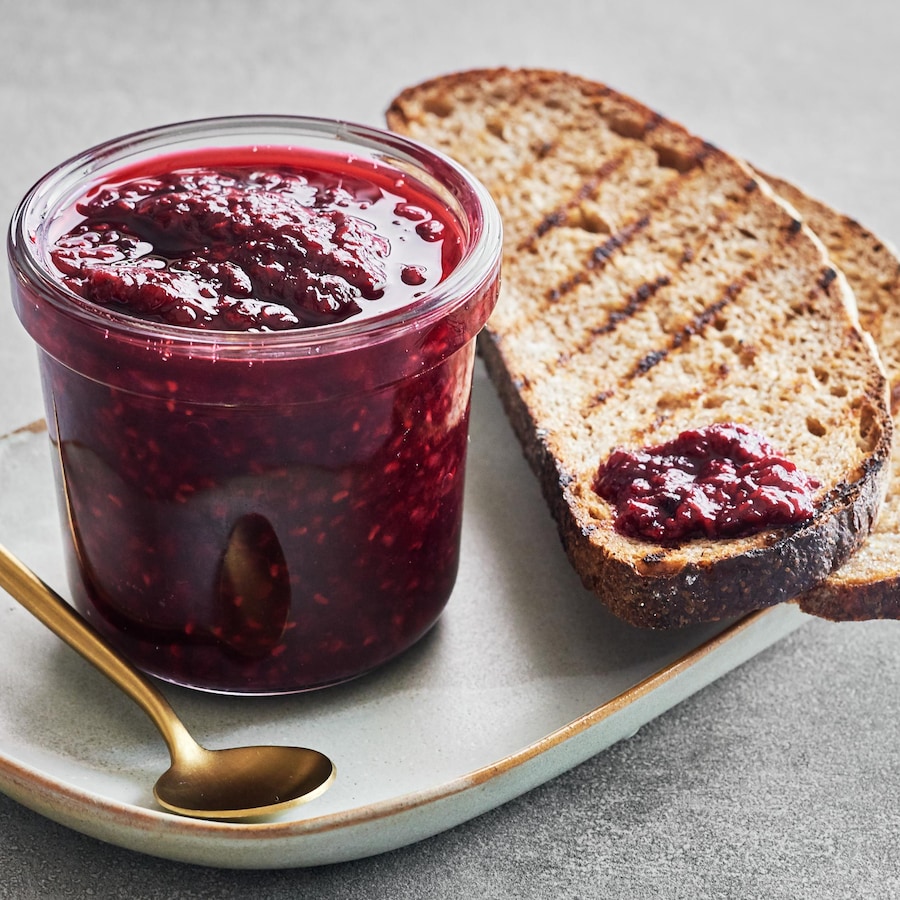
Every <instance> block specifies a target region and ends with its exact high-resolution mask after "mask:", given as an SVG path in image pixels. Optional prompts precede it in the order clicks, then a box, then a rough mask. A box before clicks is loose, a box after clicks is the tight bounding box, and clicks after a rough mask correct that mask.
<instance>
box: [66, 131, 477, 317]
mask: <svg viewBox="0 0 900 900" xmlns="http://www.w3.org/2000/svg"><path fill="white" fill-rule="evenodd" d="M295 155H296V156H297V158H296V159H295V160H292V161H291V164H290V166H289V167H280V166H278V167H276V166H268V167H265V168H261V165H263V164H264V161H263V159H261V158H260V157H264V156H265V154H264V153H260V151H259V150H258V149H246V150H238V149H235V150H232V151H230V152H229V153H228V156H227V159H226V160H223V162H226V163H227V167H224V166H223V167H219V168H209V167H208V166H209V165H210V163H213V162H215V154H212V153H207V154H206V156H205V157H204V162H205V163H206V165H207V167H206V168H187V169H180V170H176V171H174V172H173V171H171V167H172V166H173V165H176V164H177V161H175V160H165V161H163V160H161V161H160V162H159V164H160V165H163V163H165V165H164V166H163V168H162V171H160V172H158V173H157V172H154V171H150V172H147V171H144V172H141V173H140V174H139V175H138V176H137V177H132V178H125V179H124V180H122V179H121V176H120V180H117V181H110V182H106V183H104V184H103V185H101V186H97V187H93V188H92V189H91V190H90V192H89V193H88V195H87V196H85V197H84V198H83V199H82V200H80V201H79V202H77V203H76V205H75V208H74V210H73V213H75V214H77V215H78V216H79V217H80V221H78V223H77V224H76V225H74V226H73V227H72V228H70V229H69V230H68V231H67V232H66V233H65V234H63V235H61V236H60V237H59V238H58V239H57V240H56V241H55V243H54V245H53V246H52V248H51V250H50V258H51V260H52V262H53V264H54V265H55V266H56V268H57V269H58V270H59V272H60V274H61V276H62V277H63V279H64V281H65V283H66V284H67V285H68V286H69V287H70V288H72V290H73V291H75V292H76V293H78V294H80V295H81V296H82V297H84V298H85V299H87V300H89V301H91V302H93V303H97V304H100V305H103V306H109V307H112V308H117V309H119V310H120V311H122V312H125V313H129V314H131V315H136V316H140V317H142V318H149V319H153V320H155V321H159V322H167V323H169V324H172V325H181V326H188V327H192V328H218V329H225V330H254V331H276V330H280V329H285V328H302V327H311V326H316V325H326V324H329V323H333V322H340V321H343V320H344V319H347V318H350V317H351V316H359V315H376V314H378V313H380V312H384V311H385V310H386V309H393V308H398V307H402V306H408V305H410V304H411V303H414V302H415V300H416V299H417V298H418V297H422V296H424V293H425V291H427V290H428V289H429V287H433V286H434V285H435V284H437V283H438V282H439V281H441V280H442V279H443V277H444V274H445V273H446V272H448V271H450V270H452V269H453V267H454V266H455V265H456V263H457V261H458V259H459V247H460V242H461V238H460V235H459V233H458V228H456V227H454V223H453V221H452V219H451V218H449V217H447V213H446V210H444V209H443V208H440V207H437V206H435V205H434V203H433V202H432V204H431V206H430V207H429V206H428V205H427V204H428V200H427V198H421V197H418V196H410V195H409V191H408V190H407V193H406V194H398V193H396V191H397V190H398V188H397V187H395V185H394V184H393V183H392V179H391V178H390V177H387V178H386V177H384V173H381V172H379V171H378V170H372V171H370V172H365V171H364V170H362V169H361V167H360V166H359V165H358V164H357V165H356V167H355V168H354V167H351V166H349V165H348V162H347V160H345V159H343V158H340V157H334V156H325V155H323V154H321V153H313V152H311V151H306V152H305V153H303V154H302V155H301V154H299V153H297V154H295ZM276 162H277V159H276ZM413 199H414V200H415V203H413V202H412V200H413Z"/></svg>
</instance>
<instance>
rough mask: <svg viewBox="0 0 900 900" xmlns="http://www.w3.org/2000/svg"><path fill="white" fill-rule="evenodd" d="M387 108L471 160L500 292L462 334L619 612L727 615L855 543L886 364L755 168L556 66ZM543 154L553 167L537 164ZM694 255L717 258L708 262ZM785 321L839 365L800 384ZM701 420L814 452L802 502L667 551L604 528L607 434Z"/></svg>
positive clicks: (879, 422) (870, 485) (644, 439)
mask: <svg viewBox="0 0 900 900" xmlns="http://www.w3.org/2000/svg"><path fill="white" fill-rule="evenodd" d="M470 119H471V121H470ZM387 121H388V124H389V126H390V127H391V128H393V129H395V130H397V131H400V132H404V133H407V134H410V135H412V136H413V137H416V138H419V139H421V140H424V141H426V142H428V143H432V144H435V145H436V146H438V147H439V148H440V149H443V150H445V151H446V152H448V153H449V154H450V155H452V156H455V157H456V158H457V159H458V160H459V161H460V162H462V163H463V164H464V165H467V166H468V167H470V168H473V169H474V171H475V173H476V174H477V175H479V176H481V177H482V179H483V180H484V181H485V182H486V184H487V187H488V189H489V190H491V191H492V193H493V194H494V196H495V198H496V199H497V200H498V204H499V205H500V207H501V212H502V213H503V214H504V225H505V227H506V228H507V231H508V235H507V238H506V249H505V255H504V273H503V276H502V278H503V281H502V287H501V299H500V303H499V304H498V308H497V311H496V312H495V315H494V317H493V318H492V319H491V321H490V322H489V323H488V326H487V327H486V329H485V331H484V332H483V333H482V335H481V336H480V338H479V348H480V351H481V354H482V356H483V358H484V361H485V364H486V367H487V370H488V373H489V374H490V376H491V378H492V380H493V382H494V384H495V386H496V388H497V390H498V392H499V395H500V398H501V400H502V402H503V405H504V408H505V410H506V413H507V415H508V417H509V419H510V422H511V424H512V426H513V429H514V431H515V433H516V435H517V436H518V438H519V440H520V442H521V445H522V448H523V451H524V453H525V456H526V457H527V459H528V461H529V463H530V465H531V467H532V469H533V470H534V471H535V473H536V474H537V476H538V478H539V480H540V483H541V487H542V490H543V495H544V497H545V499H546V501H547V503H548V506H549V508H550V510H551V512H552V514H553V516H554V518H555V520H556V522H557V526H558V529H559V533H560V537H561V540H562V543H563V546H564V548H565V550H566V552H567V554H568V556H569V559H570V560H571V562H572V565H573V566H574V568H575V570H576V571H577V572H578V573H579V575H580V576H581V578H582V581H583V582H584V584H585V585H586V586H587V587H588V588H589V589H590V590H592V591H593V592H594V593H596V595H597V596H598V597H599V598H600V599H601V600H602V601H603V602H604V603H605V604H606V605H607V606H608V607H609V608H610V609H611V610H612V611H613V612H614V613H615V614H616V615H617V616H619V617H620V618H622V619H625V620H626V621H628V622H631V623H632V624H634V625H638V626H643V627H652V628H674V627H682V626H685V625H689V624H692V623H697V622H704V621H713V620H718V619H722V618H729V617H734V616H740V615H743V614H745V613H747V612H749V611H751V610H754V609H759V608H762V607H765V606H770V605H773V604H776V603H780V602H783V601H785V600H789V599H791V598H793V597H796V596H797V595H798V594H800V593H802V592H804V591H807V590H809V589H810V588H811V587H812V586H813V585H815V584H816V583H818V582H820V581H822V580H823V579H824V578H826V577H827V576H828V575H829V574H830V573H831V572H832V571H833V570H834V569H835V568H836V567H839V566H841V565H842V564H843V563H844V562H846V560H847V559H848V558H850V556H851V555H852V554H853V553H854V552H856V551H857V549H858V548H859V547H860V545H861V543H862V542H863V540H864V539H865V537H866V536H867V535H868V533H869V532H870V530H871V529H872V527H873V523H874V521H875V519H876V515H877V512H878V509H879V506H880V504H881V502H882V499H883V496H884V491H885V488H886V483H887V474H888V469H887V461H888V458H889V454H890V447H891V437H892V421H891V417H890V412H889V405H888V399H887V380H886V378H885V373H884V370H883V368H882V367H881V364H880V361H879V359H878V355H877V352H876V350H875V347H874V344H873V342H872V339H871V338H870V337H869V336H868V335H867V334H865V333H864V332H863V331H862V329H861V328H860V326H859V321H858V317H857V312H856V305H855V301H854V297H853V294H852V291H851V290H850V289H849V286H848V285H847V283H846V280H845V278H844V276H843V274H842V273H841V272H840V271H839V270H838V269H837V267H836V266H834V264H833V262H832V261H831V259H830V258H829V257H828V255H827V254H826V252H825V250H824V248H823V246H822V245H821V243H820V242H819V241H818V239H817V238H816V237H815V236H814V235H813V234H812V232H811V231H809V229H808V228H807V227H806V226H805V225H803V224H802V223H801V222H800V220H799V219H798V217H797V215H796V213H795V212H794V211H793V210H792V209H790V208H789V207H788V206H786V205H785V204H783V203H781V201H780V200H779V199H778V198H777V197H776V195H775V193H774V192H773V191H771V190H770V188H769V187H768V186H767V184H766V183H765V181H764V180H763V179H761V178H759V177H758V176H756V174H755V173H754V172H753V171H752V170H751V169H750V168H749V167H748V166H746V164H744V163H743V162H741V161H740V160H737V159H735V158H734V157H731V156H730V155H728V154H725V153H723V152H722V151H721V150H719V149H717V148H715V147H712V146H711V145H709V144H708V143H707V142H705V141H703V140H701V139H700V138H698V137H696V136H695V135H692V134H690V133H689V132H687V131H686V130H685V129H684V128H683V127H682V126H680V125H678V124H677V123H674V122H671V121H670V120H667V119H665V118H664V117H662V116H660V115H659V114H657V113H655V112H653V111H651V110H650V109H648V108H647V107H645V106H643V105H642V104H640V103H638V102H637V101H635V100H633V99H632V98H629V97H626V96H624V95H622V94H619V93H617V92H616V91H613V90H612V89H611V88H609V87H607V86H605V85H602V84H597V83H595V82H590V81H587V80H585V79H582V78H578V77H577V76H572V75H569V74H566V73H560V72H555V71H547V70H513V69H490V70H475V71H469V72H461V73H455V74H452V75H449V76H443V77H441V78H437V79H432V80H430V81H428V82H425V83H424V84H422V85H418V86H415V87H412V88H409V89H407V90H406V91H404V92H402V93H401V94H400V95H399V96H398V97H397V98H396V99H395V100H394V102H393V103H392V104H391V106H390V108H389V110H388V113H387ZM547 121H550V122H551V124H550V125H547ZM494 132H496V134H494ZM572 134H575V137H572ZM548 135H549V136H550V137H548ZM584 135H586V136H587V137H586V138H585V142H584V148H582V147H581V146H578V145H576V143H575V141H576V140H577V139H578V138H579V137H581V136H584ZM482 136H483V139H482ZM494 138H496V139H494ZM542 142H543V143H542ZM597 146H600V147H601V149H602V148H607V147H608V149H602V152H600V151H598V152H596V153H595V148H596V147H597ZM542 154H543V155H542ZM554 154H556V159H554V158H553V157H554ZM547 159H550V160H551V163H555V162H557V161H558V162H559V166H558V168H557V169H556V170H555V171H552V172H551V174H550V176H547V177H544V176H541V175H540V170H541V168H542V167H544V166H547V162H546V160H547ZM648 160H649V162H648ZM535 172H538V174H537V175H535V174H534V173H535ZM579 178H581V181H579ZM614 178H618V179H619V181H618V182H617V183H616V184H612V180H613V179H614ZM648 184H649V185H650V188H649V189H646V190H645V188H646V185H648ZM544 188H547V194H548V197H544V196H543V189H544ZM632 194H633V195H634V198H633V199H632V196H631V195H632ZM623 196H624V197H625V198H626V199H627V200H628V202H627V203H626V202H625V201H624V200H622V202H621V204H620V205H617V204H619V201H620V198H622V197H623ZM709 198H712V199H709ZM691 204H694V205H696V207H697V209H696V210H694V207H693V206H691ZM685 210H687V212H686V211H685ZM592 216H595V218H593V219H592V218H591V217H592ZM572 221H575V222H576V226H577V227H574V226H572V225H571V223H572ZM579 228H580V229H581V230H579ZM592 229H594V231H595V234H594V236H593V237H594V249H593V252H592V257H591V260H592V262H591V263H590V264H589V265H588V266H586V267H584V268H582V269H578V270H576V271H575V272H574V274H572V275H570V276H569V277H568V280H565V279H564V280H562V281H560V280H559V278H558V277H557V275H556V271H555V268H554V267H555V266H556V264H557V261H558V260H559V259H560V258H566V255H567V254H568V253H569V252H570V250H571V246H572V244H573V243H577V242H579V241H583V240H585V239H584V235H583V234H582V231H591V230H592ZM563 232H565V234H563ZM757 232H759V233H757ZM763 232H765V233H764V234H762V233H763ZM742 235H743V236H742ZM748 235H749V236H748ZM642 241H643V243H641V242H642ZM748 242H749V243H748ZM689 244H690V247H688V245H689ZM660 248H662V250H660ZM679 248H681V249H682V250H683V253H682V257H681V262H680V263H679V261H678V256H677V254H675V255H672V253H673V251H675V250H678V249H679ZM685 248H686V249H685ZM689 251H690V252H689ZM695 251H696V252H703V253H705V254H708V256H709V259H710V260H712V261H711V262H709V263H708V264H706V263H705V264H706V266H707V267H706V268H705V269H704V268H703V267H702V266H700V265H696V264H695V262H696V258H695V256H692V255H691V253H694V252H695ZM748 253H749V254H750V256H749V257H748V258H747V259H746V260H745V259H743V258H742V256H743V255H744V254H748ZM754 253H755V254H757V256H755V257H754V256H753V254H754ZM667 254H668V255H667ZM748 260H749V261H748ZM679 266H680V267H679ZM729 272H730V273H731V274H729ZM726 276H727V277H726ZM689 278H693V279H695V282H696V283H695V284H694V283H693V282H692V283H687V282H688V280H689ZM704 278H705V280H704ZM722 279H724V281H723V280H722ZM607 282H609V283H607ZM720 282H721V283H720ZM632 287H634V288H635V290H634V292H633V293H632V294H630V295H629V293H628V291H629V290H630V289H631V288H632ZM695 287H696V289H697V290H698V291H702V290H707V291H709V290H714V292H718V294H717V295H716V297H715V298H713V299H714V300H715V302H710V301H709V299H708V298H707V299H706V300H704V301H703V302H702V303H701V302H700V300H699V299H697V298H696V297H695V295H694V294H693V293H692V292H691V291H692V290H693V289H694V288H695ZM782 292H783V293H784V296H783V297H782V296H780V294H781V293H782ZM554 293H555V296H554ZM629 297H631V298H632V299H628V298H629ZM623 298H624V299H623ZM676 301H677V302H676ZM692 303H694V305H695V306H696V310H695V311H693V307H691V304H692ZM616 304H618V305H616ZM758 309H762V310H763V312H762V313H758V312H757V310H758ZM769 315H771V317H772V321H771V323H767V322H764V321H762V319H764V318H765V317H766V316H769ZM586 316H587V317H590V318H591V323H592V324H591V327H590V328H587V327H586V326H585V327H584V328H582V325H583V324H584V323H582V322H581V319H582V318H583V317H586ZM642 316H643V317H644V318H641V317H642ZM797 322H799V323H800V324H801V325H802V326H803V327H808V329H812V330H813V331H815V332H817V334H816V337H815V339H819V338H821V340H822V344H821V346H822V348H823V349H824V350H827V352H828V354H829V355H828V359H829V362H830V368H831V369H832V370H834V371H832V372H830V373H829V371H826V368H828V367H823V369H822V371H821V372H819V373H816V378H818V379H819V380H820V381H822V384H821V385H818V384H816V385H815V389H812V388H809V386H808V385H807V383H806V381H807V379H808V377H809V373H808V372H807V371H806V370H807V369H809V368H810V366H811V367H812V369H815V365H814V363H810V359H809V351H808V350H803V351H802V352H801V351H798V350H797V347H796V343H797V342H798V341H799V342H800V343H801V344H802V343H803V342H805V341H807V339H808V335H806V334H805V333H804V332H802V330H801V331H798V329H799V328H800V325H797ZM735 323H737V324H735ZM641 327H643V328H646V329H647V333H648V334H650V335H651V336H650V337H647V339H646V341H644V333H643V332H642V331H641V330H640V329H641ZM654 328H656V329H657V331H656V332H654V331H653V329H654ZM579 329H581V330H579ZM628 329H631V332H629V331H628ZM780 329H783V330H784V332H785V333H784V335H782V334H780V333H779V330H780ZM792 329H793V330H792ZM569 331H571V332H572V335H571V340H570V339H569V337H570V336H569ZM632 332H633V333H632ZM657 332H658V333H657ZM623 333H624V335H625V337H624V338H623ZM651 333H652V334H651ZM798 334H799V337H798V336H797V335H798ZM653 335H656V336H655V337H654V336H653ZM626 338H628V339H630V340H631V341H632V343H633V344H634V347H633V348H632V344H630V343H628V340H626ZM726 339H727V340H726ZM745 339H746V340H745ZM642 341H644V342H643V343H642ZM729 342H730V343H729ZM742 342H743V343H742ZM791 342H794V343H791ZM813 342H814V341H813ZM751 345H752V346H751ZM804 346H805V345H804ZM723 347H724V348H725V349H723ZM623 348H624V349H623ZM632 349H633V350H634V352H633V353H632ZM751 351H752V352H751ZM728 353H733V355H734V360H732V356H728ZM804 353H805V354H806V355H805V356H804V355H803V354H804ZM629 354H631V355H629ZM635 354H636V355H635ZM620 357H621V359H620ZM726 357H727V360H728V365H726V364H725V363H724V362H723V359H726ZM745 357H746V359H745ZM836 359H841V360H842V366H841V368H846V369H848V370H849V371H850V374H848V375H846V377H845V376H844V373H843V372H837V371H836V367H835V366H834V361H835V360H836ZM760 360H763V362H764V363H765V364H766V365H763V364H762V363H760ZM784 361H786V362H784ZM742 365H743V366H744V367H745V369H746V372H743V373H742V372H740V371H736V370H737V369H739V368H740V366H742ZM792 365H796V366H797V368H798V369H799V368H803V369H804V373H803V375H802V377H800V375H799V374H795V373H794V372H792V371H786V368H789V367H790V366H792ZM616 366H619V368H618V369H617V368H616ZM623 367H624V368H623ZM629 367H630V368H629ZM729 367H730V368H729ZM726 370H727V371H726ZM598 372H599V373H600V374H597V373H598ZM579 373H581V374H580V375H579ZM611 373H615V377H614V379H613V375H612V374H611ZM748 373H749V374H748ZM751 376H752V378H753V379H756V380H757V382H759V383H758V384H757V387H758V389H759V391H760V392H766V391H768V393H765V396H764V399H761V400H759V401H757V402H754V401H753V399H752V398H748V391H747V387H746V384H743V383H742V382H741V380H740V379H741V377H746V378H750V377H751ZM604 378H606V379H607V380H606V381H604ZM667 378H668V379H669V381H667V380H666V379H667ZM766 378H770V381H771V383H769V382H765V383H763V382H764V381H765V379H766ZM592 379H594V380H595V381H596V384H595V383H594V381H592ZM609 379H613V380H611V381H610V380H609ZM829 379H830V384H828V383H826V382H828V381H829ZM587 382H590V384H588V383H587ZM753 383H754V382H752V380H751V386H752V384H753ZM672 384H675V385H676V387H670V385H672ZM772 385H775V387H772ZM604 386H605V387H604ZM587 388H591V389H595V395H594V399H595V400H596V401H597V403H596V406H597V409H593V408H591V406H590V404H588V403H586V402H585V396H586V394H585V390H586V389H587ZM792 391H797V392H799V395H798V396H799V399H798V398H796V397H794V396H792V395H791V392H792ZM716 392H718V394H719V395H720V396H719V399H718V401H717V403H718V405H713V406H710V396H711V395H712V394H714V393H716ZM663 395H666V396H665V398H663ZM661 398H663V399H665V400H666V403H668V404H669V405H668V406H666V405H661V403H662V399H661ZM823 398H824V399H823ZM617 404H618V405H617ZM804 404H806V405H804ZM642 405H643V406H642ZM644 407H646V410H644ZM636 409H641V412H640V413H637V412H635V410H636ZM810 409H813V410H815V412H810ZM826 410H827V412H825V411H826ZM703 416H708V417H710V418H711V419H712V418H715V419H717V420H722V419H723V418H733V419H735V420H743V421H745V422H746V424H749V425H750V426H752V427H756V428H759V429H760V430H761V431H763V432H764V433H769V436H774V437H776V438H781V439H782V440H785V441H787V443H788V445H789V447H790V448H791V449H792V450H793V451H794V452H795V453H796V455H797V456H799V457H800V458H801V462H806V461H807V460H808V461H809V462H810V463H811V464H812V465H813V468H815V466H816V465H818V466H819V469H816V471H813V472H812V474H814V475H815V476H816V477H820V475H821V471H820V470H824V472H825V477H820V480H821V481H823V484H824V487H823V490H822V494H821V496H819V497H818V498H817V508H818V512H817V515H816V517H815V518H814V519H813V520H812V521H811V522H810V523H808V524H805V525H803V526H800V527H794V528H782V529H772V530H768V531H765V532H762V533H760V534H758V535H755V536H753V537H752V538H742V539H737V540H721V541H692V542H687V543H685V544H682V545H679V546H664V545H657V544H652V543H647V542H643V541H635V540H632V539H627V538H624V537H622V536H621V535H619V534H617V533H616V531H615V529H614V525H613V517H612V513H611V510H610V509H609V508H608V507H606V505H605V504H604V503H603V501H601V500H600V499H599V498H598V497H597V496H596V495H595V494H593V492H592V490H591V482H592V474H593V472H594V471H595V470H596V465H598V464H599V463H600V462H601V461H602V459H603V458H605V454H606V453H608V452H609V450H610V449H611V448H612V443H611V442H612V441H613V440H614V439H615V442H616V443H624V444H626V445H629V446H634V445H635V442H637V444H638V445H642V444H648V443H655V442H658V441H657V440H656V438H658V439H662V438H665V437H671V436H674V432H675V431H677V430H678V428H679V426H680V427H697V426H700V425H703V424H707V422H706V421H698V419H699V418H702V417H703ZM829 416H830V418H829ZM632 419H633V420H634V421H631V420H632ZM620 422H621V423H622V424H620ZM772 429H774V430H775V434H774V435H773V434H772V432H771V430H772ZM820 431H821V432H822V433H821V434H819V432H820ZM811 434H812V435H813V436H812V437H811ZM848 436H849V437H848ZM851 444H852V445H853V446H850V445H851ZM592 467H593V468H592ZM805 467H806V468H809V466H805ZM605 507H606V508H605Z"/></svg>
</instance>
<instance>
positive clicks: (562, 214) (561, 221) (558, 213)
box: [518, 144, 628, 252]
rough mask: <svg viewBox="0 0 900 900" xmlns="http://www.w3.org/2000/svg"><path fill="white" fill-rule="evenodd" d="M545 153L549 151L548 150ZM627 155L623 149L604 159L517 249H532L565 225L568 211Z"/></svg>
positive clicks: (539, 156)
mask: <svg viewBox="0 0 900 900" xmlns="http://www.w3.org/2000/svg"><path fill="white" fill-rule="evenodd" d="M552 146H555V144H551V147H552ZM544 147H546V145H542V147H541V150H543V149H544ZM547 153H549V150H548V151H547ZM547 153H542V152H539V153H538V156H537V159H538V160H542V159H544V158H545V157H546V156H547ZM627 157H628V153H627V152H625V151H623V152H622V153H618V154H617V155H616V156H613V157H611V158H610V159H607V160H604V162H603V165H601V166H600V168H599V169H597V171H596V172H595V173H594V174H593V175H592V176H591V177H590V178H587V179H585V180H584V182H583V183H582V184H581V185H580V186H579V188H578V189H577V190H576V191H574V192H573V194H572V196H571V197H569V199H568V200H565V201H563V202H562V203H560V204H559V205H558V206H557V207H556V208H555V209H553V210H551V211H550V212H549V213H547V215H545V216H544V218H543V219H542V220H541V221H540V222H538V224H537V225H535V227H534V228H533V230H532V231H531V233H530V234H529V235H527V236H526V237H525V238H523V239H522V241H520V242H519V248H518V249H519V250H520V251H521V252H526V251H529V250H531V249H533V247H534V245H535V244H536V243H537V242H538V241H539V240H540V239H541V238H542V237H543V236H544V235H545V234H547V232H548V231H551V230H552V229H554V228H559V227H560V226H561V225H565V223H566V222H567V221H568V219H569V213H570V212H571V211H572V210H573V209H575V208H576V207H577V206H578V205H579V204H580V203H583V202H584V201H585V200H587V199H589V198H590V197H592V196H593V195H594V194H595V193H596V191H597V188H598V187H599V186H600V185H601V184H602V183H603V182H604V181H605V180H606V179H607V178H609V176H610V175H611V174H612V173H613V172H615V171H616V169H618V168H620V167H621V166H622V163H624V162H625V160H626V158H627Z"/></svg>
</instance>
